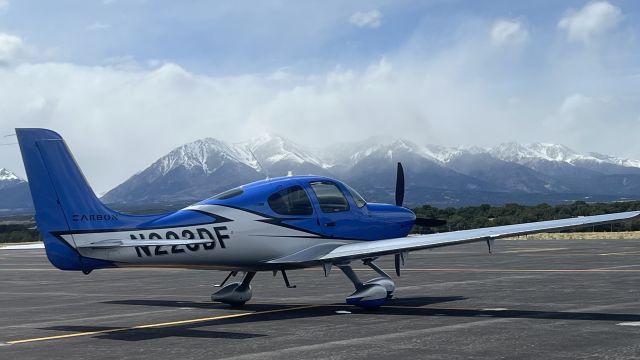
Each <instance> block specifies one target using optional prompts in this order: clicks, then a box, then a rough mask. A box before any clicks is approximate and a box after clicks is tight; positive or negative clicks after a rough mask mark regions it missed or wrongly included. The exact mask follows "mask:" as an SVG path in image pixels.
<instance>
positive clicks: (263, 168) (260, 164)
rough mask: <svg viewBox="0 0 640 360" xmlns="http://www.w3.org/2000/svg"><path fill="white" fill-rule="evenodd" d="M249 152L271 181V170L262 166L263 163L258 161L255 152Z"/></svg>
mask: <svg viewBox="0 0 640 360" xmlns="http://www.w3.org/2000/svg"><path fill="white" fill-rule="evenodd" d="M249 152H250V153H251V156H253V158H254V159H255V160H256V162H257V163H258V166H260V169H262V170H264V173H265V175H266V176H267V180H268V179H269V170H267V168H266V167H264V165H262V163H261V162H260V160H258V157H257V156H256V154H254V153H253V150H251V149H249Z"/></svg>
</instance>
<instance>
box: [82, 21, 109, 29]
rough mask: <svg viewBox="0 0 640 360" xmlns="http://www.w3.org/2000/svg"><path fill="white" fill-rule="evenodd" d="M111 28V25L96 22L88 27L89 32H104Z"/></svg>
mask: <svg viewBox="0 0 640 360" xmlns="http://www.w3.org/2000/svg"><path fill="white" fill-rule="evenodd" d="M110 28H111V25H109V24H106V23H101V22H99V21H97V22H94V23H93V24H91V25H89V26H87V30H89V31H104V30H108V29H110Z"/></svg>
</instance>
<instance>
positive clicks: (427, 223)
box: [416, 217, 447, 227]
mask: <svg viewBox="0 0 640 360" xmlns="http://www.w3.org/2000/svg"><path fill="white" fill-rule="evenodd" d="M446 224H447V220H440V219H427V218H419V217H416V225H418V226H423V227H438V226H442V225H446Z"/></svg>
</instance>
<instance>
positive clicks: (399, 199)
mask: <svg viewBox="0 0 640 360" xmlns="http://www.w3.org/2000/svg"><path fill="white" fill-rule="evenodd" d="M403 202H404V169H403V168H402V164H401V163H398V173H397V175H396V205H397V206H402V203H403Z"/></svg>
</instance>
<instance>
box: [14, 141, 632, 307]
mask: <svg viewBox="0 0 640 360" xmlns="http://www.w3.org/2000/svg"><path fill="white" fill-rule="evenodd" d="M16 135H17V138H18V142H19V144H20V150H21V152H22V157H23V160H24V165H25V168H26V172H27V177H28V179H29V186H30V188H31V194H32V197H33V202H34V205H35V210H36V222H37V225H38V229H39V231H40V233H41V234H42V237H43V240H44V246H45V249H46V253H47V257H48V258H49V261H50V262H51V263H52V264H53V265H54V266H55V267H57V268H59V269H61V270H74V271H82V272H83V273H85V274H89V273H90V272H91V271H93V270H96V269H103V268H114V267H133V266H137V267H140V266H142V267H181V268H192V269H212V270H225V271H229V272H230V273H229V275H228V276H227V277H226V279H225V280H224V281H223V284H224V283H226V282H227V280H228V279H229V278H230V277H231V275H234V276H235V275H236V274H237V273H238V272H242V273H244V277H243V278H242V280H241V281H239V282H234V283H230V284H227V285H226V286H224V287H222V288H221V289H220V290H219V291H217V292H215V293H214V294H212V295H211V299H212V300H213V301H217V302H222V303H226V304H231V305H234V306H238V305H242V304H244V303H245V302H246V301H248V300H249V299H251V296H252V291H251V286H250V283H251V280H253V278H254V276H255V275H256V273H257V272H259V271H270V272H273V273H274V275H275V274H276V273H277V272H281V273H282V275H283V278H284V281H285V284H286V285H287V287H293V286H291V285H290V284H289V281H288V279H287V275H286V271H287V270H294V269H301V268H308V267H322V268H324V273H325V276H326V275H327V274H328V273H329V271H330V270H331V268H332V266H336V267H338V268H339V269H340V270H341V271H342V272H343V273H344V274H345V275H346V276H347V278H348V279H349V280H350V281H351V282H352V283H353V285H354V287H355V292H354V293H353V294H351V295H349V296H348V297H347V298H346V302H347V303H348V304H353V305H357V306H361V307H365V308H376V307H379V306H380V305H382V304H384V302H385V300H386V299H387V298H390V297H391V296H392V295H393V292H394V290H395V284H394V282H393V280H392V279H391V277H390V276H389V275H388V274H387V273H385V272H384V271H383V270H382V269H380V268H379V267H378V266H377V265H376V263H375V260H376V259H377V258H378V257H380V256H386V255H394V256H395V270H396V273H397V275H398V276H399V275H400V269H401V266H402V265H403V263H404V258H405V256H406V254H407V253H408V252H410V251H415V250H422V249H429V248H437V247H444V246H451V245H458V244H465V243H471V242H478V241H486V242H487V244H488V245H489V247H490V246H491V244H492V243H493V240H495V239H499V238H504V237H508V236H514V235H523V234H531V233H536V232H543V231H557V230H563V229H571V228H577V227H581V226H585V225H597V224H606V223H613V222H619V221H624V220H631V219H637V218H639V217H640V211H634V212H624V213H615V214H606V215H598V216H587V217H579V218H572V219H563V220H553V221H542V222H534V223H525V224H518V225H508V226H497V227H489V228H482V229H474V230H463V231H454V232H447V233H439V234H429V235H417V236H408V234H409V232H410V231H411V229H412V227H413V226H414V225H415V224H416V223H418V224H420V225H427V226H429V225H438V224H439V221H438V220H430V219H416V216H415V214H414V213H413V212H412V211H411V210H409V209H407V208H405V207H402V202H403V196H404V175H403V171H402V166H401V165H400V164H398V165H399V166H398V181H397V184H396V204H395V205H388V204H376V203H367V202H366V201H365V200H364V199H363V198H362V196H360V195H359V194H358V193H357V192H356V191H355V190H354V189H352V188H351V187H349V186H347V185H346V184H344V183H342V182H340V181H337V180H335V179H331V178H328V177H324V176H288V177H280V178H273V179H266V180H262V181H257V182H254V183H250V184H247V185H243V186H240V187H238V188H235V189H231V190H228V191H225V192H223V193H221V194H218V195H216V196H213V197H211V198H209V199H206V200H203V201H201V202H199V203H196V204H193V205H191V206H188V207H186V208H184V209H181V210H178V211H176V212H173V213H169V214H164V215H153V216H147V215H145V216H135V215H128V214H123V213H120V212H116V211H114V210H112V209H110V208H108V207H107V206H105V205H104V204H102V203H101V202H100V200H99V199H98V198H97V197H96V196H95V194H94V192H93V191H92V190H91V187H90V186H89V184H88V183H87V181H86V179H85V177H84V176H83V174H82V172H81V171H80V169H79V168H78V165H77V164H76V162H75V160H74V158H73V156H72V155H71V152H70V151H69V149H68V148H67V145H66V143H65V141H64V140H63V139H62V137H61V136H60V135H58V134H57V133H55V132H53V131H50V130H46V129H16ZM354 261H362V262H363V263H364V264H365V265H367V266H369V267H371V268H372V269H373V270H374V271H375V272H377V273H378V274H379V277H376V278H374V279H371V280H368V281H362V280H360V278H359V277H358V275H357V274H356V273H355V272H354V271H353V269H352V268H351V265H350V263H351V262H354ZM223 284H221V285H223Z"/></svg>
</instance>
